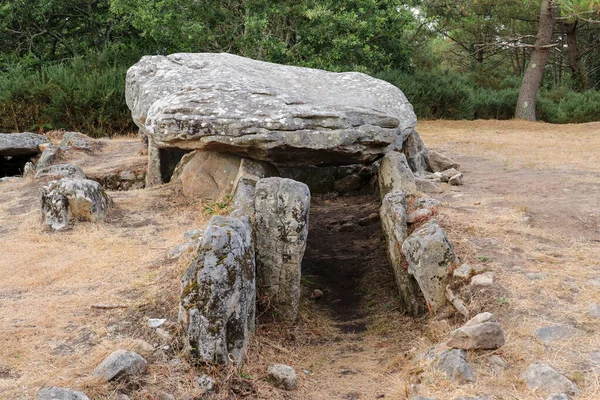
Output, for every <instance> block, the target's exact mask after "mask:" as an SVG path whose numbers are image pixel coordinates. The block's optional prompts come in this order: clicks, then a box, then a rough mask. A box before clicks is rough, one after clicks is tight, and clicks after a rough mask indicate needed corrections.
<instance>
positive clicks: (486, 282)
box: [471, 272, 494, 286]
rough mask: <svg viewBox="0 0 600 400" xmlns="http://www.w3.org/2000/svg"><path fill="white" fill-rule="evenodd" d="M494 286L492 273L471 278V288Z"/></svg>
mask: <svg viewBox="0 0 600 400" xmlns="http://www.w3.org/2000/svg"><path fill="white" fill-rule="evenodd" d="M493 284H494V273H493V272H484V273H483V274H478V275H475V276H473V277H472V278H471V286H492V285H493Z"/></svg>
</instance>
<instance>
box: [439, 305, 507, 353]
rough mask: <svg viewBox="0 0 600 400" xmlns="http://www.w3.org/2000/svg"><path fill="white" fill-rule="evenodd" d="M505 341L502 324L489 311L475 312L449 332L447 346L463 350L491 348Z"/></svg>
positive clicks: (500, 345) (497, 346) (495, 347)
mask: <svg viewBox="0 0 600 400" xmlns="http://www.w3.org/2000/svg"><path fill="white" fill-rule="evenodd" d="M505 343H506V337H505V335H504V331H503V330H502V326H500V324H499V323H498V321H497V320H496V318H495V317H494V316H493V315H492V314H491V313H489V312H485V313H481V314H477V315H476V316H475V317H473V318H471V319H470V320H469V321H467V323H465V324H464V325H463V326H462V327H460V328H458V329H456V330H454V331H452V332H451V333H450V339H449V340H448V342H446V345H447V346H448V347H454V348H458V349H464V350H478V349H484V350H493V349H498V348H500V347H502V346H504V344H505Z"/></svg>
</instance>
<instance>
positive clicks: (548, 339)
mask: <svg viewBox="0 0 600 400" xmlns="http://www.w3.org/2000/svg"><path fill="white" fill-rule="evenodd" d="M576 332H577V330H576V329H575V328H574V327H573V326H571V325H551V326H543V327H541V328H538V329H536V330H535V331H534V333H535V336H537V337H538V338H539V339H540V340H541V341H542V342H544V343H546V344H549V343H552V342H555V341H557V340H562V339H566V338H568V337H570V336H573V335H574V334H575V333H576Z"/></svg>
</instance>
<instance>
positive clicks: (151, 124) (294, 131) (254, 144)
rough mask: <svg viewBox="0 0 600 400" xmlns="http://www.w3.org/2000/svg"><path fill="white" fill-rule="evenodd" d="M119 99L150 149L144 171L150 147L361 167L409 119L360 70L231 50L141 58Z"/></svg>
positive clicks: (397, 101)
mask: <svg viewBox="0 0 600 400" xmlns="http://www.w3.org/2000/svg"><path fill="white" fill-rule="evenodd" d="M126 99H127V104H128V106H129V108H130V109H131V112H132V117H133V120H134V122H135V123H136V124H137V125H138V126H139V128H140V132H141V134H142V135H143V136H147V138H148V143H149V146H150V147H151V149H149V161H150V163H149V166H148V172H149V174H150V175H156V174H157V173H158V172H157V171H159V170H160V168H159V167H157V166H156V165H154V164H155V163H160V162H161V161H160V157H157V156H156V155H157V151H155V150H153V149H152V148H154V149H157V148H174V147H176V148H180V149H205V150H213V151H218V152H230V153H236V154H238V155H241V156H244V157H249V158H253V159H258V160H264V161H269V162H272V163H275V164H277V165H278V166H297V165H335V164H338V165H340V164H355V163H368V162H372V161H375V160H376V159H378V158H380V157H381V155H383V154H384V153H385V152H386V151H387V150H388V149H389V148H394V149H398V148H400V149H401V148H402V144H403V143H404V141H405V140H406V139H407V138H408V137H409V136H410V135H411V134H413V133H415V130H414V128H415V125H416V121H417V120H416V116H415V113H414V112H413V109H412V106H411V105H410V103H409V102H408V100H407V99H406V97H405V96H404V94H403V93H402V91H401V90H400V89H398V88H397V87H395V86H393V85H391V84H389V83H387V82H384V81H381V80H379V79H375V78H372V77H370V76H368V75H365V74H362V73H358V72H346V73H333V72H327V71H322V70H316V69H310V68H302V67H294V66H287V65H279V64H272V63H267V62H263V61H256V60H251V59H248V58H244V57H239V56H235V55H232V54H209V53H202V54H187V53H179V54H172V55H169V56H147V57H143V58H142V59H141V60H140V61H139V62H138V63H137V64H135V65H134V66H133V67H131V68H130V69H129V71H128V73H127V87H126ZM412 147H414V148H415V149H416V151H418V149H417V147H415V146H412ZM156 181H157V179H154V178H152V177H149V178H148V182H149V183H156Z"/></svg>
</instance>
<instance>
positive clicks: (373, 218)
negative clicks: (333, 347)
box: [302, 195, 387, 333]
mask: <svg viewBox="0 0 600 400" xmlns="http://www.w3.org/2000/svg"><path fill="white" fill-rule="evenodd" d="M379 205H380V203H379V198H378V197H376V196H375V195H361V196H350V197H337V198H333V199H328V198H327V196H315V197H313V200H312V203H311V208H310V217H309V232H308V243H307V246H306V252H305V254H304V260H303V263H302V276H303V277H304V279H305V281H306V282H307V283H308V285H309V286H310V287H311V288H315V289H319V290H321V291H323V297H322V298H320V299H318V300H317V303H316V304H317V305H319V306H320V307H322V308H323V309H326V310H327V311H329V313H330V314H331V317H332V318H333V319H334V320H335V321H337V322H338V326H339V329H340V331H342V332H343V333H360V332H363V331H365V330H366V320H365V312H366V309H367V304H364V303H365V301H364V298H363V296H364V292H365V290H366V288H365V287H362V285H361V281H362V280H363V278H364V277H365V275H366V274H367V273H369V271H370V270H371V268H370V267H371V266H372V265H373V263H382V262H383V263H386V262H387V254H386V248H385V240H384V239H383V237H382V232H381V224H380V222H379Z"/></svg>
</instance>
